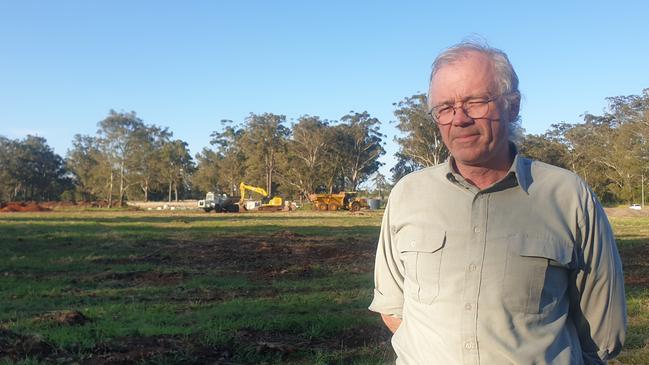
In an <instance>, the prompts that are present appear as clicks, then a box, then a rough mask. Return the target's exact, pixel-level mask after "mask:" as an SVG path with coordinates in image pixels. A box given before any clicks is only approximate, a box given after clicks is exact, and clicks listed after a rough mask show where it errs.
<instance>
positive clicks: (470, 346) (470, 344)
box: [464, 341, 475, 350]
mask: <svg viewBox="0 0 649 365" xmlns="http://www.w3.org/2000/svg"><path fill="white" fill-rule="evenodd" d="M464 348H465V349H467V350H471V349H474V348H475V343H473V342H469V341H467V342H465V343H464Z"/></svg>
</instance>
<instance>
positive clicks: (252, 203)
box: [198, 182, 291, 212]
mask: <svg viewBox="0 0 649 365" xmlns="http://www.w3.org/2000/svg"><path fill="white" fill-rule="evenodd" d="M248 192H254V193H257V194H259V195H261V199H250V198H249V199H246V193H248ZM239 193H240V195H239V196H228V195H226V194H220V195H219V194H215V193H213V192H209V193H207V194H206V195H205V199H203V200H199V201H198V207H199V208H201V209H203V210H204V211H206V212H211V211H212V210H213V211H215V212H240V211H254V210H258V211H280V210H291V205H290V204H285V202H284V199H282V198H281V197H279V196H275V197H273V198H270V197H269V196H268V192H267V191H266V189H264V188H260V187H257V186H252V185H248V184H246V183H244V182H241V183H240V184H239Z"/></svg>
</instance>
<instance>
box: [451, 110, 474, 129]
mask: <svg viewBox="0 0 649 365" xmlns="http://www.w3.org/2000/svg"><path fill="white" fill-rule="evenodd" d="M454 110H455V113H454V114H453V125H455V126H460V127H461V126H464V125H467V124H471V123H473V119H472V118H471V117H469V116H468V115H466V112H465V111H464V108H463V105H460V106H456V107H455V108H454Z"/></svg>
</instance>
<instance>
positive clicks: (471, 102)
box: [466, 99, 488, 107]
mask: <svg viewBox="0 0 649 365" xmlns="http://www.w3.org/2000/svg"><path fill="white" fill-rule="evenodd" d="M487 103H488V101H487V100H482V99H480V100H469V101H467V102H466V105H467V106H468V107H472V106H481V105H485V104H487Z"/></svg>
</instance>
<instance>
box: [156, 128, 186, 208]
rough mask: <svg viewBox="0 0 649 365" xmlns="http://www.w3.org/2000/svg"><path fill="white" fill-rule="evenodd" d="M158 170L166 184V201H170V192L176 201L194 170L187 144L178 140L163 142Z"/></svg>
mask: <svg viewBox="0 0 649 365" xmlns="http://www.w3.org/2000/svg"><path fill="white" fill-rule="evenodd" d="M159 168H160V174H161V176H162V179H163V181H165V182H166V184H167V192H168V201H171V193H172V191H173V193H174V197H175V200H176V201H178V191H179V189H181V188H183V187H185V186H186V184H187V182H188V181H189V176H191V174H192V173H193V172H194V168H195V167H194V161H193V160H192V156H191V155H190V154H189V149H188V146H187V142H185V141H182V140H179V139H176V140H173V141H166V142H164V143H163V144H162V148H161V152H160V159H159Z"/></svg>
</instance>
